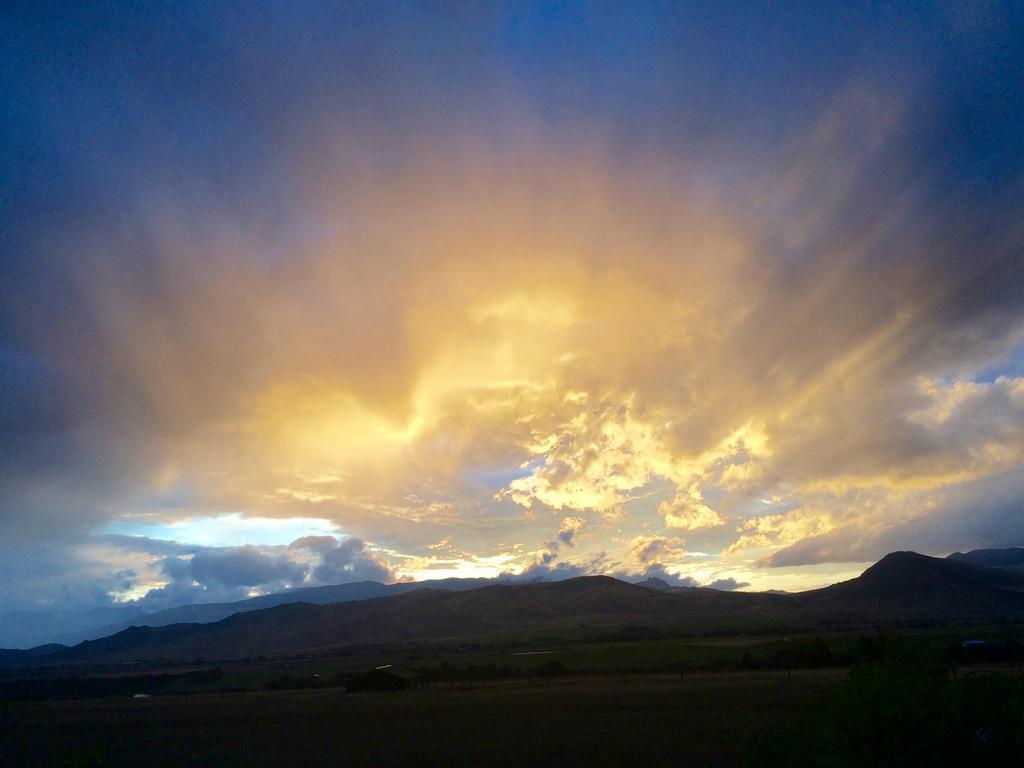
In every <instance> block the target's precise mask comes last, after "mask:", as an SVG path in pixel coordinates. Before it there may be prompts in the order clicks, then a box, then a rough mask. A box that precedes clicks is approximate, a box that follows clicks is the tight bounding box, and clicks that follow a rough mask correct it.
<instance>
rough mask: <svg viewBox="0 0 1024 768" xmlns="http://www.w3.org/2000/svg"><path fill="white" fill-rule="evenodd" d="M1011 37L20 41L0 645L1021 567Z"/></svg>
mask: <svg viewBox="0 0 1024 768" xmlns="http://www.w3.org/2000/svg"><path fill="white" fill-rule="evenodd" d="M854 6H855V7H854ZM1022 16H1024V10H1022V8H1021V6H1020V5H1019V4H1015V3H1006V4H1002V3H998V2H991V3H982V2H979V3H972V2H949V3H943V2H931V3H893V2H886V3H870V2H869V3H857V4H851V3H834V4H833V3H810V4H807V3H786V2H784V3H765V4H761V3H746V4H740V5H736V4H732V3H716V2H708V3H700V2H692V3H657V2H643V3H611V2H608V3H605V2H593V3H575V2H543V3H531V2H515V3H487V2H480V3H430V2H386V1H381V2H372V3H359V2H352V3H333V2H330V3H318V2H313V1H312V0H310V1H309V2H303V3H262V2H255V3H244V4H236V3H221V2H196V3H190V2H175V3H162V2H148V3H121V2H113V3H104V2H96V3H88V4H81V3H48V2H31V3H20V2H14V3H6V4H5V5H4V9H3V10H2V11H0V30H2V40H3V45H2V47H0V51H2V52H0V63H2V66H0V102H2V103H0V110H2V114H4V116H5V117H4V119H3V120H2V121H0V611H26V610H44V609H47V610H50V609H53V610H56V609H60V610H79V609H90V608H97V607H105V606H111V605H119V604H125V605H135V606H138V607H139V608H145V609H157V608H163V607H168V606H172V605H177V604H183V603H189V602H197V601H210V600H226V599H238V598H241V597H245V596H248V595H255V594H261V593H266V592H272V591H277V590H281V589H287V588H293V587H299V586H312V585H317V584H329V583H341V582H346V581H358V580H363V579H375V580H379V581H387V582H391V581H398V580H410V579H413V580H423V579H430V578H441V577H447V576H488V577H502V578H506V579H511V580H532V579H538V578H540V579H545V578H546V579H557V578H566V577H571V576H577V575H584V574H597V573H606V574H612V575H617V576H620V577H623V578H631V579H642V578H647V577H649V576H658V577H660V578H664V579H666V580H668V581H670V582H671V583H675V584H686V585H711V586H715V587H716V588H721V589H735V588H739V589H785V590H800V589H808V588H814V587H819V586H824V585H826V584H829V583H832V582H835V581H839V580H842V579H846V578H850V577H852V576H855V575H856V574H858V573H859V572H860V571H862V570H863V569H864V568H865V567H866V565H867V564H869V563H871V562H872V561H874V560H877V559H878V558H880V557H881V556H882V555H884V554H886V553H887V552H889V551H893V550H899V549H912V550H915V551H918V552H923V553H926V554H932V555H938V556H945V555H947V554H949V553H950V552H953V551H956V550H967V549H973V548H982V547H1002V546H1014V545H1017V546H1019V545H1024V215H1022V214H1024V70H1022V69H1021V67H1020V61H1021V58H1022V56H1024V18H1022Z"/></svg>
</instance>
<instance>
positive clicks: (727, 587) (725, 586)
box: [704, 576, 750, 592]
mask: <svg viewBox="0 0 1024 768" xmlns="http://www.w3.org/2000/svg"><path fill="white" fill-rule="evenodd" d="M704 586H705V587H707V588H708V589H719V590H722V591H723V592H732V591H733V590H735V589H739V588H740V587H749V586H750V582H747V581H737V580H736V579H734V578H732V577H731V576H730V577H727V578H724V579H715V580H714V581H712V582H709V583H707V584H705V585H704Z"/></svg>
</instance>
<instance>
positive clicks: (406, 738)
mask: <svg viewBox="0 0 1024 768" xmlns="http://www.w3.org/2000/svg"><path fill="white" fill-rule="evenodd" d="M842 674H843V673H842V672H841V671H839V670H804V671H795V672H793V673H792V674H789V673H787V672H785V671H756V672H727V673H713V674H712V673H708V674H703V673H702V674H694V675H686V676H680V675H632V676H608V677H589V678H554V679H552V680H551V681H550V682H546V681H540V680H535V681H533V682H525V681H516V682H508V683H494V684H486V685H477V686H475V687H472V688H469V687H461V686H456V687H450V686H446V685H435V686H433V687H432V688H431V690H430V691H407V692H402V693H371V694H348V693H345V692H344V690H343V689H340V688H331V689H321V690H306V691H275V692H263V691H261V692H253V693H247V694H201V695H192V696H165V697H154V698H150V699H132V698H127V697H119V698H109V699H99V700H92V701H78V702H71V701H62V702H25V703H9V704H7V705H5V711H4V714H3V733H2V739H0V764H3V765H11V766H21V765H65V764H67V765H90V764H93V763H90V762H88V759H89V758H91V757H99V758H102V760H103V762H101V763H97V764H101V765H112V766H132V765H153V766H163V765H166V766H184V765H189V766H200V765H206V766H223V765H267V766H270V765H316V766H319V765H374V766H382V765H383V766H388V765H393V766H399V765H402V766H404V765H446V766H452V765H466V766H469V765H472V766H479V765H638V766H639V765H643V766H650V765H695V766H707V765H730V764H732V763H733V762H735V760H736V759H737V758H738V756H739V755H740V752H741V751H742V748H743V745H744V744H745V743H746V742H747V739H748V738H749V736H750V735H751V734H752V733H753V732H755V731H756V730H757V729H758V728H762V727H764V726H765V725H766V724H768V723H772V722H778V721H780V720H782V719H784V718H786V717H788V716H790V715H792V714H793V713H794V712H796V711H797V710H798V709H799V707H800V705H801V704H802V703H803V702H806V701H808V700H810V699H812V698H813V696H814V695H815V693H816V692H818V691H820V690H822V689H823V688H824V687H826V686H828V685H829V684H830V683H832V682H834V681H836V680H837V679H838V678H839V677H840V676H841V675H842ZM76 761H77V762H76Z"/></svg>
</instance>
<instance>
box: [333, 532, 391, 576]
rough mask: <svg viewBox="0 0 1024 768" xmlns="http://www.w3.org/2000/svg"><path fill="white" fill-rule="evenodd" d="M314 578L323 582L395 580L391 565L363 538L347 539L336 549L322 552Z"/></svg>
mask: <svg viewBox="0 0 1024 768" xmlns="http://www.w3.org/2000/svg"><path fill="white" fill-rule="evenodd" d="M313 578H314V579H316V580H317V581H319V582H321V583H323V584H342V583H345V582H349V581H382V582H385V583H389V582H391V581H394V580H395V575H394V572H393V571H392V569H391V567H390V566H389V565H388V564H387V563H386V562H385V561H384V560H383V559H381V558H380V557H378V556H376V555H374V554H373V553H372V552H370V551H369V550H367V548H366V543H365V542H364V541H362V540H361V539H354V538H350V539H346V540H345V541H343V542H342V543H341V544H339V545H338V546H337V547H335V548H334V549H329V550H327V551H326V552H323V553H322V554H321V558H320V564H319V565H318V566H317V567H316V569H315V570H314V571H313Z"/></svg>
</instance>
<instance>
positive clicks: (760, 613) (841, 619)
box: [0, 552, 1024, 666]
mask: <svg viewBox="0 0 1024 768" xmlns="http://www.w3.org/2000/svg"><path fill="white" fill-rule="evenodd" d="M473 581H474V580H455V581H449V580H445V581H444V582H440V583H442V584H446V585H447V586H449V587H451V588H448V589H442V588H437V587H436V586H424V584H413V585H411V586H407V585H391V587H392V589H387V588H385V590H384V594H382V595H380V596H369V595H372V594H374V593H377V592H380V589H379V588H383V587H384V585H376V586H367V585H366V584H363V585H341V586H339V587H333V588H317V590H318V591H312V592H310V591H302V592H301V594H302V596H303V597H313V598H314V599H321V600H325V601H326V600H327V598H328V597H329V596H331V595H334V596H342V597H343V599H344V600H345V601H344V602H340V601H333V602H324V603H322V604H314V603H313V602H312V601H309V600H304V601H301V602H292V601H287V602H281V603H279V604H271V605H270V606H267V605H266V603H274V602H275V600H277V599H280V596H268V598H273V599H269V600H264V601H263V604H262V605H260V604H256V605H255V606H252V607H248V608H246V609H243V610H240V611H237V612H235V613H234V614H233V615H231V616H228V617H227V618H223V619H221V620H219V621H215V622H211V623H195V622H191V623H173V624H168V625H164V626H133V627H130V628H127V629H123V630H121V631H119V632H116V633H115V634H112V635H111V636H109V637H104V638H102V639H97V640H91V641H85V642H82V643H80V644H78V645H76V646H74V647H64V646H56V647H54V646H50V647H48V648H46V649H45V650H44V649H33V650H30V651H6V652H3V654H0V664H4V665H7V666H38V665H77V664H97V663H103V664H106V663H121V662H127V661H136V660H145V661H187V660H191V659H198V658H203V659H205V660H206V661H213V660H231V659H241V658H245V657H254V656H272V655H291V654H304V653H321V652H333V651H337V650H340V649H343V648H345V647H351V646H357V645H366V644H390V643H403V642H423V641H462V640H466V639H478V640H479V639H487V638H490V639H492V640H494V639H504V640H510V639H528V638H530V637H537V636H576V637H579V636H585V637H586V636H591V637H600V636H602V635H607V634H609V633H614V632H615V631H616V630H618V631H621V630H622V629H624V628H637V627H642V628H647V629H651V630H656V631H658V632H663V633H666V634H694V633H725V632H772V631H794V630H800V629H837V628H845V629H855V628H862V629H863V628H870V627H875V626H879V627H888V626H903V625H906V624H907V623H914V622H933V623H935V622H938V623H952V624H955V623H962V622H967V621H971V622H984V621H1003V620H1007V619H1011V618H1012V619H1020V618H1024V574H1020V573H1017V572H1015V571H1013V570H1009V569H1006V568H991V567H987V566H982V565H975V564H973V563H971V562H966V561H965V560H964V559H963V558H962V557H961V558H946V559H940V558H934V557H928V556H925V555H920V554H917V553H914V552H894V553H892V554H889V555H887V556H886V557H884V558H883V559H882V560H880V561H879V562H878V563H876V564H875V565H873V566H871V567H870V568H868V569H867V570H866V571H865V572H864V573H863V574H862V575H861V576H859V577H857V578H855V579H851V580H850V581H846V582H842V583H839V584H835V585H832V586H830V587H826V588H823V589H817V590H811V591H808V592H802V593H794V594H770V593H756V592H755V593H751V592H747V593H742V592H720V591H716V590H712V589H701V588H672V587H668V585H667V584H665V583H664V582H661V583H642V584H630V583H626V582H623V581H619V580H617V579H614V578H611V577H608V576H584V577H579V578H575V579H569V580H566V581H559V582H541V583H530V584H515V585H513V584H494V583H487V582H486V580H480V581H484V582H485V585H482V586H481V585H480V584H478V583H473ZM368 584H373V583H372V582H370V583H368ZM288 594H289V595H294V594H295V593H288ZM355 595H368V596H366V597H363V598H359V597H354V596H355ZM257 600H263V599H262V598H257ZM244 603H245V604H249V603H251V601H244ZM224 605H232V604H224ZM216 610H226V608H223V607H221V608H217V609H216ZM164 618H167V617H166V616H165V617H164ZM161 620H162V619H161Z"/></svg>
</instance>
